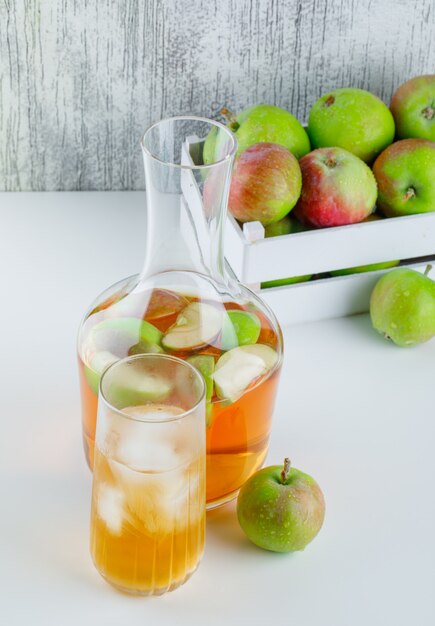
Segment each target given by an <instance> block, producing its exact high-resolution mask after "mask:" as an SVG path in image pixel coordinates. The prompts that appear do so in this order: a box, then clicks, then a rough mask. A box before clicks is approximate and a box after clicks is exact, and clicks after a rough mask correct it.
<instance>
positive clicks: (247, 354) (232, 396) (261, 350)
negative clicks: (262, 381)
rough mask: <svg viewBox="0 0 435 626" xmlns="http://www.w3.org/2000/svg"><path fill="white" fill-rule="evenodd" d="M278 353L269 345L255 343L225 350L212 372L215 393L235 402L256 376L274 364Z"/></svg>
mask: <svg viewBox="0 0 435 626" xmlns="http://www.w3.org/2000/svg"><path fill="white" fill-rule="evenodd" d="M277 360H278V355H277V353H276V352H275V350H273V348H271V347H270V346H266V345H265V344H262V343H255V344H252V345H247V346H239V347H238V348H233V349H232V350H228V352H225V354H223V355H222V356H221V357H220V359H219V360H218V362H217V363H216V369H215V372H214V374H213V378H214V382H215V387H216V394H217V395H218V397H219V398H221V399H222V400H230V401H231V402H235V401H236V400H237V399H238V398H240V396H241V395H242V394H243V392H244V391H245V389H247V388H248V387H249V386H250V385H251V384H252V383H253V382H254V381H255V380H256V379H257V378H260V376H264V375H265V374H267V372H268V371H270V370H271V369H272V368H273V367H274V366H275V364H276V362H277Z"/></svg>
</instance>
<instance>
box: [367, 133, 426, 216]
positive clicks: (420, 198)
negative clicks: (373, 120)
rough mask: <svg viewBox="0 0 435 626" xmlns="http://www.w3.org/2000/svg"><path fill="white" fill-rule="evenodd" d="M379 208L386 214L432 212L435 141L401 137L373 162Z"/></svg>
mask: <svg viewBox="0 0 435 626" xmlns="http://www.w3.org/2000/svg"><path fill="white" fill-rule="evenodd" d="M373 173H374V175H375V177H376V181H377V183H378V200H377V205H378V207H379V209H380V210H381V211H382V212H383V213H384V214H385V215H387V216H388V217H396V216H398V215H413V214H415V213H428V212H431V211H435V143H434V142H432V141H427V140H426V139H402V140H401V141H397V142H396V143H393V145H392V146H389V147H388V148H387V149H386V150H384V151H383V152H382V154H380V155H379V156H378V158H377V159H376V161H375V163H374V165H373Z"/></svg>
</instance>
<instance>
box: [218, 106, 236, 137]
mask: <svg viewBox="0 0 435 626" xmlns="http://www.w3.org/2000/svg"><path fill="white" fill-rule="evenodd" d="M220 114H221V115H223V116H224V117H225V118H226V120H227V121H228V126H229V127H230V128H231V130H232V131H234V132H235V131H236V130H237V129H238V128H239V126H240V124H239V122H238V121H237V118H236V116H235V115H234V113H232V111H230V110H229V109H227V107H222V109H221V110H220Z"/></svg>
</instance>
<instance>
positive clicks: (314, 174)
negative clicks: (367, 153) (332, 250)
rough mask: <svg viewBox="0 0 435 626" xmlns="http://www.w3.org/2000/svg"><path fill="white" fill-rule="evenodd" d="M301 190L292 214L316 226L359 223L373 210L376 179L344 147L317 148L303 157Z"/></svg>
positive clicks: (301, 162)
mask: <svg viewBox="0 0 435 626" xmlns="http://www.w3.org/2000/svg"><path fill="white" fill-rule="evenodd" d="M299 165H300V168H301V171H302V192H301V196H300V198H299V200H298V203H297V205H296V208H295V215H296V217H297V218H298V220H300V221H301V222H303V223H307V224H311V225H312V226H316V227H319V228H322V227H325V226H342V225H344V224H353V223H355V222H361V221H362V220H363V219H365V218H366V217H367V216H368V215H370V213H372V212H373V209H374V206H375V202H376V180H375V177H374V176H373V173H372V171H371V169H370V168H369V167H368V166H367V165H366V164H365V163H364V161H361V159H359V158H358V157H356V156H355V155H353V154H351V153H350V152H348V151H347V150H343V148H318V149H317V150H313V152H310V154H307V155H306V156H304V157H303V158H302V159H301V160H300V161H299Z"/></svg>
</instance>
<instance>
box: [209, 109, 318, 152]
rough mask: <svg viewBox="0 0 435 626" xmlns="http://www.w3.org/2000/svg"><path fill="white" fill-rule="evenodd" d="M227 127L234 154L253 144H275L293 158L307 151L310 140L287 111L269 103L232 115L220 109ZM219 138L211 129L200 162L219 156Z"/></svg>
mask: <svg viewBox="0 0 435 626" xmlns="http://www.w3.org/2000/svg"><path fill="white" fill-rule="evenodd" d="M221 112H222V114H223V115H225V117H226V118H227V119H228V126H229V128H230V129H231V130H232V131H233V132H234V133H235V135H236V138H237V143H238V152H237V154H240V153H242V152H243V151H244V150H246V148H249V146H252V145H253V144H255V143H277V144H280V145H282V146H284V147H285V148H287V149H288V150H290V152H291V153H292V154H294V155H295V157H296V158H297V159H299V158H300V157H302V156H304V154H307V153H308V152H309V151H310V149H311V148H310V140H309V139H308V135H307V133H306V131H305V130H304V128H303V126H302V124H301V123H300V122H299V121H298V120H297V119H296V118H295V117H294V116H293V115H292V114H291V113H289V112H288V111H286V110H285V109H281V108H280V107H277V106H274V105H272V104H258V105H256V106H253V107H250V108H249V109H245V110H244V111H242V113H240V114H239V115H237V116H235V115H234V114H232V113H231V112H230V111H229V110H228V109H226V108H224V109H222V111H221ZM219 143H220V142H219V137H218V131H217V129H213V130H212V131H211V132H210V133H209V135H208V136H207V139H206V141H205V144H204V152H203V158H204V163H212V162H213V161H215V160H216V158H218V157H219V151H220V148H219Z"/></svg>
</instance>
